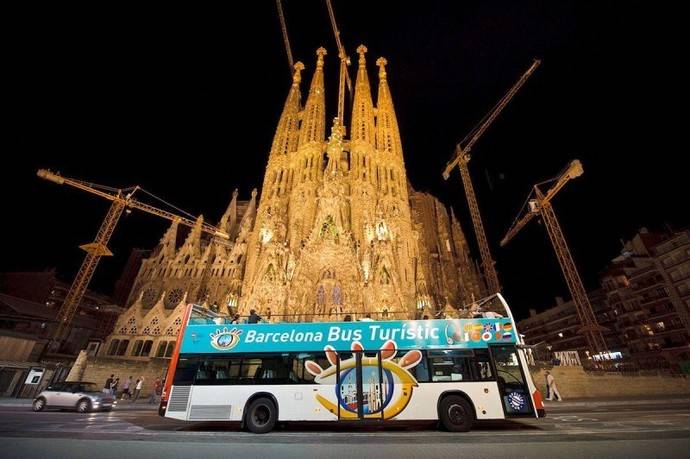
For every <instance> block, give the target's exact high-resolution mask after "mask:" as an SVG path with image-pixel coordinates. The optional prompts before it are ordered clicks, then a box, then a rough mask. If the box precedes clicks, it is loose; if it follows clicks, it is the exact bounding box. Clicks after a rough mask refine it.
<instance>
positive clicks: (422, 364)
mask: <svg viewBox="0 0 690 459" xmlns="http://www.w3.org/2000/svg"><path fill="white" fill-rule="evenodd" d="M405 352H406V351H400V352H399V354H398V355H401V354H405ZM421 352H422V360H420V361H419V363H418V364H417V365H415V366H414V367H412V368H408V370H407V371H409V372H410V374H411V375H412V376H414V378H415V379H416V380H417V382H429V366H428V363H427V359H426V356H425V355H424V354H425V352H424V351H421Z"/></svg>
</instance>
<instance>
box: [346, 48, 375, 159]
mask: <svg viewBox="0 0 690 459" xmlns="http://www.w3.org/2000/svg"><path fill="white" fill-rule="evenodd" d="M366 52H367V47H366V46H364V45H360V46H359V48H357V53H358V54H359V69H358V70H357V82H356V83H355V98H354V102H353V104H352V127H351V131H350V132H351V134H350V140H351V141H352V142H353V143H354V142H357V141H362V142H367V143H370V144H372V145H373V143H374V135H375V131H374V103H373V102H372V100H371V89H370V87H369V76H368V75H367V67H366V59H365V57H364V53H366Z"/></svg>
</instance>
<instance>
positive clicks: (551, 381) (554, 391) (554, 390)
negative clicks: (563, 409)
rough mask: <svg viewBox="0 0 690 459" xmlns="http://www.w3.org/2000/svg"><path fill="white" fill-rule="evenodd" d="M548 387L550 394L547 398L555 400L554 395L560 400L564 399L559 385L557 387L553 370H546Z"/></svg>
mask: <svg viewBox="0 0 690 459" xmlns="http://www.w3.org/2000/svg"><path fill="white" fill-rule="evenodd" d="M545 373H546V387H547V389H548V390H549V392H550V393H549V396H548V397H547V398H546V399H547V400H553V397H554V396H555V397H556V400H557V401H559V402H562V401H563V397H561V394H560V392H558V387H556V379H555V378H554V377H553V375H552V374H551V372H550V371H549V370H546V372H545Z"/></svg>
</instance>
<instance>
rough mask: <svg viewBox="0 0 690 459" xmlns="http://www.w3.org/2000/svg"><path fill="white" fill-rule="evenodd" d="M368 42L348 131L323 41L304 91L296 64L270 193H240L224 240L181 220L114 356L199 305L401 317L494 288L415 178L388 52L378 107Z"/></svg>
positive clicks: (158, 343) (429, 312)
mask: <svg viewBox="0 0 690 459" xmlns="http://www.w3.org/2000/svg"><path fill="white" fill-rule="evenodd" d="M366 52H367V49H366V47H364V46H360V47H359V48H358V49H357V53H358V55H359V57H358V65H357V67H358V68H357V76H356V81H355V85H354V98H353V101H352V114H351V117H350V120H351V121H350V126H349V129H347V127H346V126H345V123H344V122H343V119H342V118H343V117H342V114H341V113H342V109H340V107H339V115H340V116H338V117H336V118H335V119H333V120H332V121H331V120H329V119H328V118H327V116H326V98H325V87H324V65H325V61H326V58H325V56H326V50H325V49H323V48H320V49H319V50H318V51H317V52H316V55H317V58H316V65H315V69H314V72H313V75H312V76H311V82H310V86H309V92H308V94H307V96H306V101H303V98H302V93H301V90H300V86H301V80H302V71H303V70H304V65H303V64H302V63H300V62H298V63H296V64H295V70H294V74H293V79H292V85H291V87H290V90H289V93H288V95H287V99H286V101H285V104H284V107H283V111H282V114H281V115H280V119H279V121H278V126H277V128H276V132H275V136H274V139H273V144H272V146H271V149H270V152H269V154H268V163H267V166H266V173H265V175H264V181H263V186H262V188H261V193H260V195H259V193H257V191H256V190H253V191H252V192H251V196H250V198H249V199H248V200H239V199H238V197H239V195H238V192H237V191H235V192H234V193H233V195H232V200H231V202H230V204H229V206H228V208H227V210H226V211H225V213H224V214H223V216H222V217H221V218H220V221H219V223H218V224H217V227H218V228H219V229H220V230H221V231H223V232H225V233H227V234H228V235H229V236H230V239H229V240H228V241H219V240H217V239H215V238H212V237H210V236H208V235H206V234H205V233H203V232H202V230H201V225H202V223H203V218H202V217H199V219H198V220H197V223H196V225H195V226H194V227H193V228H191V230H189V231H188V232H187V234H186V235H183V234H180V233H182V231H181V228H178V227H177V225H176V224H174V223H173V225H172V226H171V227H170V228H169V229H168V230H167V232H166V233H165V234H164V235H163V237H162V239H161V241H160V243H159V245H158V246H157V247H156V249H155V250H154V251H153V252H152V254H151V256H150V257H149V258H148V259H146V260H144V261H143V263H142V266H141V269H140V271H139V274H138V276H137V278H136V281H135V283H134V286H133V287H132V291H131V292H130V295H129V299H128V304H127V305H126V306H127V307H128V309H127V311H126V312H125V313H123V314H122V316H121V317H120V318H119V319H118V321H117V324H116V325H115V329H114V330H113V334H112V335H111V336H110V338H109V342H108V343H106V347H105V349H106V354H108V355H127V356H130V355H132V356H144V355H146V356H148V355H151V356H152V357H155V356H158V357H163V356H165V354H166V353H167V352H168V350H167V347H166V346H167V344H168V343H169V342H170V341H171V340H174V338H175V335H176V333H177V330H178V329H179V326H180V324H181V316H182V313H183V310H184V306H185V305H186V304H188V303H190V302H196V303H199V304H205V305H207V306H209V307H211V308H212V309H215V308H217V309H218V311H219V312H220V313H222V314H232V313H239V314H241V315H243V316H244V315H247V314H248V313H249V311H250V310H251V309H254V310H256V311H257V312H258V313H259V315H261V316H262V317H263V318H264V319H265V320H268V321H271V322H277V321H287V322H300V321H337V320H343V318H344V317H345V316H346V315H350V316H351V317H353V318H354V319H355V320H356V319H357V318H362V317H365V316H369V317H371V318H373V319H380V320H387V319H390V320H393V319H414V318H421V317H423V316H428V317H430V318H432V317H434V316H436V315H438V314H440V313H442V312H444V311H445V313H446V314H447V313H448V311H452V310H453V309H455V308H460V307H462V306H463V305H467V304H468V303H471V302H472V301H473V300H474V299H478V298H480V297H482V296H484V295H485V294H486V291H485V290H486V289H485V286H484V282H483V279H482V277H481V275H480V273H479V270H478V268H477V264H476V263H475V261H474V260H473V258H472V257H471V256H470V253H469V250H468V245H467V241H466V239H465V236H464V234H463V231H462V229H461V227H460V224H459V222H458V220H457V218H456V217H455V214H454V213H453V211H452V209H451V211H450V213H449V212H448V210H447V209H446V207H445V206H444V205H443V204H442V203H441V202H440V201H439V200H438V199H436V198H435V197H434V196H432V195H430V194H428V193H423V192H417V191H415V190H414V189H413V188H412V186H411V184H410V183H409V181H408V179H407V173H406V170H405V161H404V155H403V148H402V142H401V139H400V132H399V129H398V122H397V119H396V114H395V109H394V105H393V99H392V96H391V93H390V90H389V86H388V74H387V72H386V60H385V59H384V58H379V59H378V60H377V61H376V65H377V67H378V91H377V95H376V104H374V100H373V97H372V91H371V87H370V83H369V75H368V70H367V58H366ZM341 80H342V74H341ZM341 88H342V84H341ZM135 340H137V341H136V342H135ZM125 343H126V344H125ZM136 343H139V344H136ZM137 348H139V349H137Z"/></svg>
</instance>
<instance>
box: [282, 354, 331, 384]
mask: <svg viewBox="0 0 690 459" xmlns="http://www.w3.org/2000/svg"><path fill="white" fill-rule="evenodd" d="M308 360H311V361H312V362H316V363H317V364H318V365H319V366H320V367H321V368H328V367H329V366H330V365H331V364H330V363H329V362H328V359H327V358H326V353H325V352H316V353H311V352H300V353H298V354H292V372H291V373H290V379H293V377H294V378H295V380H296V382H298V383H299V384H315V383H314V375H312V374H311V373H309V372H308V371H307V369H306V366H305V363H306V362H307V361H308Z"/></svg>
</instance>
